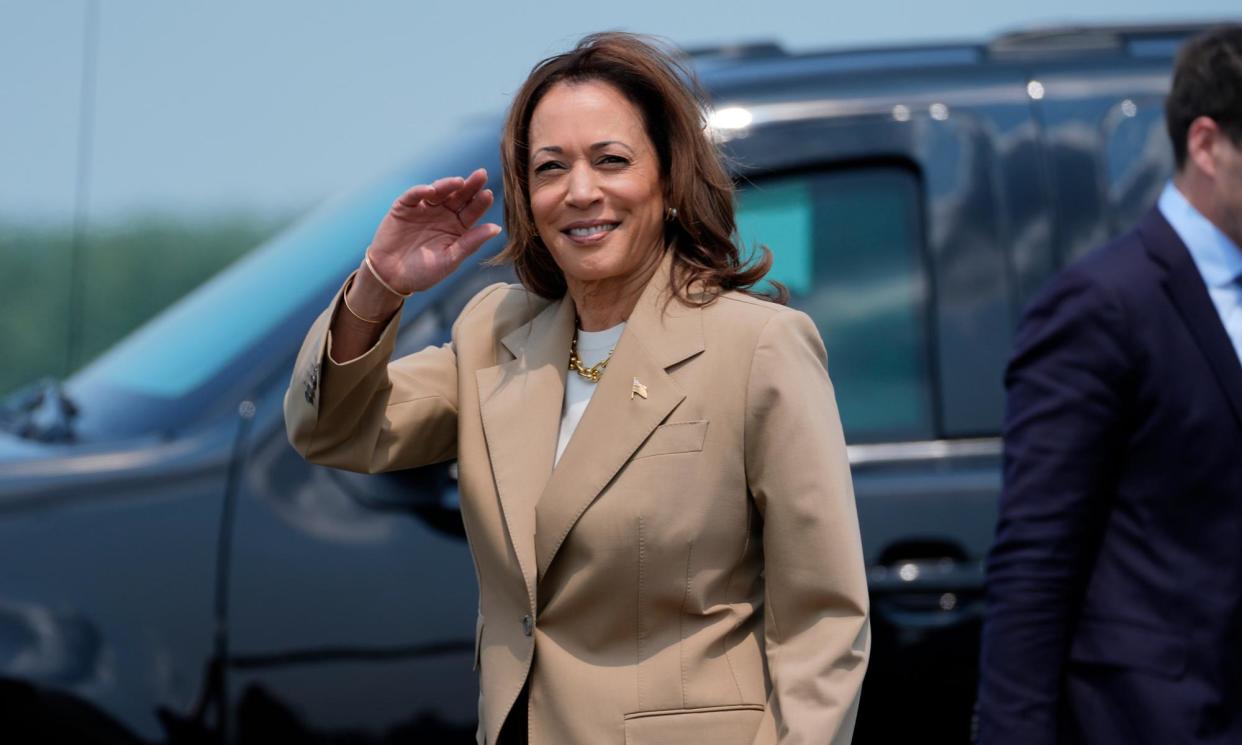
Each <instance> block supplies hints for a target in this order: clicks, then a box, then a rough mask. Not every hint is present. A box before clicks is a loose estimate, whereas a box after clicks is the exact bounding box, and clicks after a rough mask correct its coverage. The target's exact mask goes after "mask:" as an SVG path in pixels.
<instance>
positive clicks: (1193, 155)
mask: <svg viewBox="0 0 1242 745" xmlns="http://www.w3.org/2000/svg"><path fill="white" fill-rule="evenodd" d="M1222 136H1224V133H1223V132H1221V131H1220V127H1219V126H1217V124H1216V122H1215V121H1214V120H1213V119H1212V118H1211V117H1209V116H1200V117H1196V118H1195V120H1194V121H1193V122H1191V123H1190V127H1189V128H1188V129H1187V130H1186V160H1187V161H1189V162H1190V163H1192V164H1193V165H1194V167H1195V168H1196V169H1197V170H1199V171H1201V172H1202V173H1203V175H1205V176H1207V177H1208V178H1211V179H1215V178H1216V152H1215V150H1216V146H1217V144H1218V143H1219V141H1220V138H1221V137H1222Z"/></svg>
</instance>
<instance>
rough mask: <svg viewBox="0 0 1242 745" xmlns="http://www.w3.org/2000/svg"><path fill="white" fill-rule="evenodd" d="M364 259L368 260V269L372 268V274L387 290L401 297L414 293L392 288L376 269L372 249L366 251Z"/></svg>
mask: <svg viewBox="0 0 1242 745" xmlns="http://www.w3.org/2000/svg"><path fill="white" fill-rule="evenodd" d="M364 261H365V262H366V265H367V269H370V270H371V276H372V277H375V281H376V282H379V283H380V284H381V285H383V286H384V289H385V290H388V291H389V292H391V293H392V294H394V295H400V296H401V297H409V296H410V295H413V294H414V293H412V292H397V291H396V290H394V289H392V286H391V285H389V284H388V283H387V282H385V281H384V278H383V277H381V276H380V275H379V272H377V271H375V265H374V264H372V263H371V252H370V251H367V252H366V256H365V258H364Z"/></svg>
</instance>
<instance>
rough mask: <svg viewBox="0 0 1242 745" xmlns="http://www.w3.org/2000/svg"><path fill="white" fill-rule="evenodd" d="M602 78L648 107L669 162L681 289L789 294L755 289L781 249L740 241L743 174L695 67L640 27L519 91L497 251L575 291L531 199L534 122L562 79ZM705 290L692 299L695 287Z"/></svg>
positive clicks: (551, 68) (531, 284) (650, 124)
mask: <svg viewBox="0 0 1242 745" xmlns="http://www.w3.org/2000/svg"><path fill="white" fill-rule="evenodd" d="M588 81H599V82H603V83H607V84H609V85H611V86H613V87H615V88H616V89H617V90H618V91H620V92H621V94H622V95H624V96H625V97H626V99H628V100H629V101H630V102H631V103H632V104H633V105H634V106H635V108H637V109H638V110H639V112H640V113H641V114H642V117H643V124H644V126H645V127H646V131H647V136H648V137H649V138H650V139H651V142H652V144H654V145H655V150H656V154H657V157H658V158H659V161H660V182H661V184H662V185H663V187H664V196H665V204H666V205H667V206H668V207H672V208H674V209H676V210H677V212H676V216H675V217H674V218H673V219H671V220H668V221H667V222H666V223H665V230H664V245H665V246H666V248H667V249H668V250H671V251H673V252H674V256H673V278H672V281H673V287H675V288H676V290H677V292H676V295H677V297H678V298H679V299H680V300H681V301H682V302H685V303H687V304H691V305H705V304H707V303H710V302H711V301H712V300H713V299H715V296H716V295H718V294H719V293H721V292H723V291H725V290H741V291H743V292H747V293H749V294H752V295H759V296H761V297H765V298H767V299H770V300H775V301H776V302H781V303H783V302H785V301H786V298H787V296H788V293H787V292H786V290H785V288H784V287H782V286H781V285H780V284H779V283H776V282H772V285H773V287H774V288H775V296H774V297H772V296H768V295H762V294H760V293H758V292H755V291H754V290H753V289H752V288H753V286H754V285H755V283H757V282H758V281H759V280H761V279H763V276H764V275H765V274H767V272H768V269H769V268H770V267H771V266H772V252H771V251H769V250H768V249H767V247H764V246H761V247H759V255H758V256H757V257H755V258H754V259H753V260H752V261H749V262H748V261H744V260H743V259H742V257H741V254H740V253H739V251H738V248H737V245H736V243H735V242H734V239H733V236H734V233H735V231H736V225H735V224H734V218H733V182H732V180H731V179H730V178H729V174H728V172H727V171H726V170H725V167H724V163H723V161H722V159H721V156H720V153H719V152H718V151H717V150H716V147H715V145H714V144H713V143H712V141H711V139H710V137H709V135H708V133H707V129H706V122H705V121H704V116H703V112H704V109H705V102H706V97H705V96H704V95H703V93H702V91H701V89H700V88H699V86H698V85H697V83H696V82H695V80H694V77H693V75H692V74H691V73H690V71H689V70H687V69H686V68H685V67H684V66H682V65H681V64H680V63H679V62H678V61H677V59H676V58H675V57H674V55H673V54H670V53H669V52H666V51H664V50H663V49H662V48H661V47H660V46H659V45H658V44H657V43H656V42H655V41H653V40H650V39H648V38H644V37H641V36H637V35H634V34H627V33H619V32H610V33H600V34H591V35H589V36H587V37H585V38H583V39H582V41H580V42H578V45H577V46H575V47H574V48H573V49H572V50H570V51H568V52H565V53H564V54H559V55H556V56H555V57H549V58H548V59H545V60H544V61H542V62H540V63H539V64H537V65H535V68H534V69H533V70H532V71H531V73H530V75H529V76H528V77H527V78H526V82H525V83H523V84H522V87H521V89H520V90H518V93H517V96H515V97H514V99H513V105H512V106H511V107H510V109H509V115H508V118H507V120H506V121H505V128H504V133H503V136H502V138H501V145H500V157H501V165H502V167H503V171H504V191H505V226H506V229H507V230H508V233H509V243H508V244H507V245H506V246H505V248H504V250H503V251H502V252H501V253H500V254H499V255H498V256H497V257H496V258H495V259H494V261H496V262H504V261H511V262H513V265H514V268H515V269H516V270H517V275H518V278H519V279H520V280H521V281H522V284H523V285H524V286H525V287H526V288H527V289H529V290H531V291H532V292H534V293H536V294H537V295H540V296H542V297H545V298H549V299H554V298H559V297H561V296H562V295H564V294H565V290H566V284H565V276H564V275H563V274H562V273H561V270H560V268H559V267H558V266H557V265H556V262H555V261H554V260H553V258H552V255H551V252H549V251H548V249H547V247H546V246H544V244H543V241H542V240H541V239H540V237H539V232H538V231H537V230H536V228H535V220H534V216H533V214H532V212H531V207H530V182H529V174H528V169H529V166H530V144H529V133H530V120H531V116H532V115H533V114H534V111H535V107H536V106H537V105H538V104H539V101H540V100H541V99H542V98H543V96H544V95H545V94H547V92H548V91H549V90H551V89H552V87H553V86H554V85H556V84H557V83H561V82H566V83H583V82H588ZM692 286H693V287H694V289H695V294H694V295H693V298H694V299H691V288H692Z"/></svg>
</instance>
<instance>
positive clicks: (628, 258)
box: [528, 81, 664, 286]
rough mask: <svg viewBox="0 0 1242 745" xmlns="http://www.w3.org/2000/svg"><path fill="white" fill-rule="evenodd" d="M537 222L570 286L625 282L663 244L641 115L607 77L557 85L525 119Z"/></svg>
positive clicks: (653, 162)
mask: <svg viewBox="0 0 1242 745" xmlns="http://www.w3.org/2000/svg"><path fill="white" fill-rule="evenodd" d="M530 147H531V150H530V172H529V174H528V178H529V179H530V204H531V212H532V213H533V214H534V218H535V227H536V229H537V230H538V231H539V237H540V238H542V239H543V243H544V245H546V246H547V247H548V249H549V250H550V251H551V252H552V257H553V258H554V259H555V260H556V263H557V265H558V266H559V267H560V268H561V271H562V272H564V273H565V278H566V281H567V282H569V283H570V285H571V286H572V285H573V284H574V283H575V282H577V283H591V282H601V281H608V280H619V281H625V280H626V279H627V278H630V277H632V276H634V275H635V274H636V273H638V272H641V270H642V268H643V267H644V266H645V265H646V263H647V261H648V260H649V259H650V258H651V257H652V256H653V253H654V252H657V251H659V250H660V249H661V248H662V247H663V246H662V243H661V240H662V235H663V229H664V217H663V216H664V197H663V193H662V188H661V184H660V164H659V162H658V156H657V154H656V151H655V146H654V145H653V144H652V142H651V139H650V138H649V137H648V136H647V131H646V128H645V127H644V126H643V119H642V114H641V113H640V112H639V111H638V109H637V108H635V107H634V105H633V104H631V103H630V102H629V100H628V99H626V97H625V96H624V95H623V94H622V93H621V92H620V91H619V90H617V89H616V88H614V87H613V86H611V85H608V84H607V83H602V82H598V81H589V82H583V83H558V84H556V85H555V86H553V87H552V89H551V90H549V91H548V92H547V93H546V94H545V95H544V97H543V98H542V99H541V100H540V101H539V104H538V105H537V106H536V107H535V111H534V113H533V114H532V116H531V121H530Z"/></svg>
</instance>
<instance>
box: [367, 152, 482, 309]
mask: <svg viewBox="0 0 1242 745" xmlns="http://www.w3.org/2000/svg"><path fill="white" fill-rule="evenodd" d="M486 184H487V171H485V170H484V169H482V168H480V169H478V170H477V171H475V172H474V173H472V174H470V175H469V176H467V177H466V178H464V179H463V178H461V177H460V176H452V177H449V178H442V179H439V180H437V181H435V182H434V183H432V184H420V185H419V186H415V187H413V188H411V189H410V190H409V191H407V192H405V193H404V194H402V195H401V196H400V197H398V198H397V201H395V202H393V204H392V207H391V208H390V209H389V210H388V214H387V215H385V216H384V219H383V220H382V221H381V222H380V225H379V228H378V229H376V231H375V237H374V238H373V239H372V241H371V247H370V248H368V249H367V255H368V256H369V257H370V259H371V265H372V266H373V267H374V268H375V272H376V273H377V274H378V275H379V276H380V278H381V279H382V280H383V281H384V282H385V283H387V284H388V285H389V286H390V287H391V288H392V289H394V290H396V291H397V292H401V293H410V292H417V291H419V290H425V289H427V288H428V287H431V286H433V285H435V284H436V283H437V282H439V281H440V280H442V279H444V278H445V277H447V276H448V275H449V274H451V273H452V271H453V270H454V269H456V268H457V267H458V266H459V265H460V264H461V263H462V262H463V261H465V259H466V257H468V256H470V255H471V254H473V253H474V252H475V251H477V250H478V249H479V247H480V246H482V245H483V244H484V243H486V242H487V241H488V240H489V239H491V238H494V237H496V236H497V235H499V233H500V226H499V225H496V224H495V223H484V224H482V225H475V222H477V221H478V219H479V218H481V217H482V216H483V214H484V213H485V212H487V210H488V209H489V208H490V207H491V206H492V202H493V201H494V199H495V196H494V195H493V194H492V190H491V189H484V188H483V187H484V185H486Z"/></svg>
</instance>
